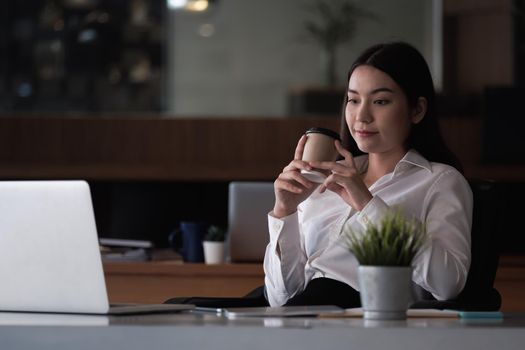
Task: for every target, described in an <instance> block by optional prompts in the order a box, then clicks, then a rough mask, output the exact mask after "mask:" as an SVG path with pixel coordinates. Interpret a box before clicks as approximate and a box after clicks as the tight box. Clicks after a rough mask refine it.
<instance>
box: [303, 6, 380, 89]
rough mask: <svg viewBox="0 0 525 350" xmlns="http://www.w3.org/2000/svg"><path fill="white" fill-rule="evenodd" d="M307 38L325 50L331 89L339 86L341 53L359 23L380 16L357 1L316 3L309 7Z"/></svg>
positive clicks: (325, 68) (325, 74)
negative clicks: (338, 56) (337, 75)
mask: <svg viewBox="0 0 525 350" xmlns="http://www.w3.org/2000/svg"><path fill="white" fill-rule="evenodd" d="M308 12H309V13H310V14H311V15H312V17H311V18H310V19H308V20H306V21H305V22H304V29H305V31H306V35H307V36H308V37H309V38H310V39H311V40H312V41H314V42H316V43H317V44H318V45H319V46H320V48H321V63H322V67H323V73H324V78H325V84H326V85H328V86H334V85H336V83H337V81H336V69H335V68H336V56H337V49H338V48H339V46H341V45H342V44H344V43H346V42H349V41H351V40H352V39H353V38H354V35H355V33H356V29H357V22H358V20H359V19H364V18H369V19H375V18H376V16H375V15H374V14H373V13H371V12H370V11H368V10H366V9H364V8H363V7H362V6H361V5H359V4H357V3H356V2H355V1H353V0H316V1H315V2H314V3H313V4H312V5H310V6H309V7H308Z"/></svg>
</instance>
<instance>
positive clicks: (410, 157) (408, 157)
mask: <svg viewBox="0 0 525 350" xmlns="http://www.w3.org/2000/svg"><path fill="white" fill-rule="evenodd" d="M409 165H414V166H418V167H420V168H423V169H426V170H428V171H429V172H432V165H431V164H430V162H429V161H428V160H427V159H426V158H425V157H423V156H422V155H421V154H420V153H419V152H418V151H416V150H415V149H410V150H408V152H407V153H406V154H405V156H404V157H403V158H401V160H400V161H399V163H397V165H396V167H395V169H394V175H395V174H396V173H397V172H398V171H400V170H403V169H406V168H407V166H409Z"/></svg>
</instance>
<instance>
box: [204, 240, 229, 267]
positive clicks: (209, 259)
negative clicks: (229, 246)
mask: <svg viewBox="0 0 525 350" xmlns="http://www.w3.org/2000/svg"><path fill="white" fill-rule="evenodd" d="M202 245H203V247H204V261H205V262H206V264H222V263H223V262H224V242H216V241H203V242H202Z"/></svg>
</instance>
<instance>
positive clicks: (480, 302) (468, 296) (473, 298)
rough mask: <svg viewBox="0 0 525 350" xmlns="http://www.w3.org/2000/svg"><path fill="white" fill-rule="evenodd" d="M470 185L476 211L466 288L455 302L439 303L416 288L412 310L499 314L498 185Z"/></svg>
mask: <svg viewBox="0 0 525 350" xmlns="http://www.w3.org/2000/svg"><path fill="white" fill-rule="evenodd" d="M469 183H470V186H471V188H472V192H473V195H474V211H473V218H472V239H471V241H472V247H471V265H470V270H469V273H468V276H467V282H466V284H465V288H464V289H463V291H462V292H461V293H460V294H459V295H458V296H457V297H456V298H455V299H452V300H443V301H439V300H435V299H434V298H433V297H432V295H431V294H430V293H428V292H427V291H425V290H423V289H422V288H421V287H419V288H417V287H416V290H415V293H416V299H418V301H416V302H415V303H414V304H413V305H412V306H411V308H418V309H427V308H431V309H454V310H465V311H495V310H499V308H500V306H501V296H500V294H499V292H498V291H497V290H496V289H495V288H494V279H495V277H496V271H497V269H498V262H499V244H498V239H497V232H498V219H499V215H498V214H499V213H498V211H497V206H496V205H495V203H497V202H496V196H497V193H496V188H495V187H496V185H495V183H494V182H493V181H488V180H480V179H470V180H469Z"/></svg>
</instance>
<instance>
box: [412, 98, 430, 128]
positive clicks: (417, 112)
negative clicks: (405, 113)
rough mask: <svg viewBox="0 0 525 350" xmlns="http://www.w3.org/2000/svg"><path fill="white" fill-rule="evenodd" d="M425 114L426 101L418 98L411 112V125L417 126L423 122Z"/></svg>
mask: <svg viewBox="0 0 525 350" xmlns="http://www.w3.org/2000/svg"><path fill="white" fill-rule="evenodd" d="M426 113H427V99H426V98H424V97H418V99H417V103H416V107H414V109H413V110H412V118H411V119H412V123H414V124H417V123H419V122H420V121H422V120H423V118H424V117H425V114H426Z"/></svg>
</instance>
